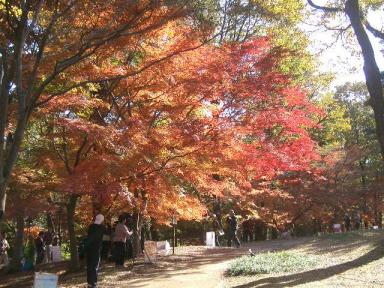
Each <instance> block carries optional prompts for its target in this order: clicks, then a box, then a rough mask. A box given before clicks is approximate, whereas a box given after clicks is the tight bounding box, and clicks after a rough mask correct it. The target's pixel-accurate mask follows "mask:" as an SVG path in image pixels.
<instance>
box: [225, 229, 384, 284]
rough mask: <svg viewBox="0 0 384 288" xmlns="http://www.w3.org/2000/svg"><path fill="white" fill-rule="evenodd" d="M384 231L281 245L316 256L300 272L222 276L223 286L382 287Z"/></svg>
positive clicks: (342, 235)
mask: <svg viewBox="0 0 384 288" xmlns="http://www.w3.org/2000/svg"><path fill="white" fill-rule="evenodd" d="M383 237H384V233H383V232H382V231H377V232H365V233H362V232H350V233H345V234H329V235H325V236H322V237H320V238H315V239H312V240H309V241H307V242H305V243H301V244H300V245H297V246H294V247H291V248H290V249H284V250H285V251H289V252H291V253H298V254H300V255H303V256H304V257H305V256H307V257H308V259H310V258H314V257H315V258H316V259H317V261H316V264H315V266H314V267H308V268H307V269H304V270H303V271H300V272H292V273H286V272H272V273H269V274H259V275H254V276H238V277H226V278H225V280H224V285H223V286H224V287H236V288H247V287H364V288H367V287H383V286H384V273H382V267H383V266H384V258H383V256H384V245H383Z"/></svg>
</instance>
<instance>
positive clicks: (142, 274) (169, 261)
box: [66, 238, 307, 288]
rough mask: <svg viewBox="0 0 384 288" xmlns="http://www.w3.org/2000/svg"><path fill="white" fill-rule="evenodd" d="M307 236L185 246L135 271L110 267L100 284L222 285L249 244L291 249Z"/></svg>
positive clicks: (159, 287)
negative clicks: (231, 265) (224, 245)
mask: <svg viewBox="0 0 384 288" xmlns="http://www.w3.org/2000/svg"><path fill="white" fill-rule="evenodd" d="M306 240H307V239H305V238H301V239H299V240H293V241H284V240H283V241H281V240H280V241H279V240H277V241H266V242H258V243H252V245H251V246H250V245H244V246H243V247H242V248H240V249H235V248H214V249H207V248H204V247H196V248H195V250H192V251H191V250H190V248H188V250H185V251H184V250H183V248H181V249H180V250H179V251H176V254H177V255H176V256H166V257H160V259H159V261H158V262H157V263H156V264H154V265H137V266H135V267H134V268H133V269H132V270H131V271H126V270H125V271H121V272H120V271H119V272H117V273H114V275H113V276H112V275H110V273H108V272H107V271H106V273H105V274H104V273H102V274H104V275H103V276H102V277H101V278H102V281H101V282H100V287H102V288H103V287H105V288H107V287H108V288H109V287H116V288H117V287H130V288H146V287H148V288H149V287H151V288H220V287H222V285H223V282H224V281H223V273H224V272H225V269H226V268H227V267H228V264H229V262H230V261H231V260H233V259H234V258H236V257H239V256H242V255H246V254H248V249H249V248H252V250H253V251H255V252H261V251H271V250H280V249H288V248H290V247H293V246H296V245H300V244H301V243H303V242H305V241H306ZM108 274H109V275H108ZM66 287H67V286H66Z"/></svg>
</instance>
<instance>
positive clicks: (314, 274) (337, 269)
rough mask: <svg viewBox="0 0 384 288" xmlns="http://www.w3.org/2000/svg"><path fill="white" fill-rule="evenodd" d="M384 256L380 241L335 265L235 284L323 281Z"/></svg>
mask: <svg viewBox="0 0 384 288" xmlns="http://www.w3.org/2000/svg"><path fill="white" fill-rule="evenodd" d="M383 256H384V244H383V243H380V244H378V245H376V247H375V248H374V249H372V250H371V251H369V252H368V253H366V254H364V255H363V256H361V257H359V258H356V259H355V260H351V261H348V262H344V263H341V264H338V265H335V266H331V267H327V268H321V269H313V270H310V271H306V272H301V273H297V274H292V275H287V276H278V277H268V278H263V279H259V280H256V281H252V282H249V283H246V284H241V285H238V286H235V287H234V288H251V287H264V288H265V287H292V286H296V285H300V284H305V283H310V282H315V281H321V280H323V279H326V278H330V277H332V276H334V275H337V274H340V273H343V272H345V271H347V270H350V269H353V268H356V267H359V266H363V265H365V264H368V263H370V262H373V261H376V260H379V259H380V258H382V257H383Z"/></svg>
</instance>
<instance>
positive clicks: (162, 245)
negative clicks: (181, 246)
mask: <svg viewBox="0 0 384 288" xmlns="http://www.w3.org/2000/svg"><path fill="white" fill-rule="evenodd" d="M156 245H157V254H159V255H162V256H165V255H168V254H169V253H170V252H171V244H169V242H168V241H158V242H156Z"/></svg>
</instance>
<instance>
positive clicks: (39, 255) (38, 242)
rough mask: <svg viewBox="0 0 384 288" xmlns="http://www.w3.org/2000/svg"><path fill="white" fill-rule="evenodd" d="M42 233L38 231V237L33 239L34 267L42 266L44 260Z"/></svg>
mask: <svg viewBox="0 0 384 288" xmlns="http://www.w3.org/2000/svg"><path fill="white" fill-rule="evenodd" d="M44 233H45V232H44V231H40V232H39V235H38V236H37V238H36V239H35V248H36V265H39V264H42V263H43V262H44V258H45V241H44Z"/></svg>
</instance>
